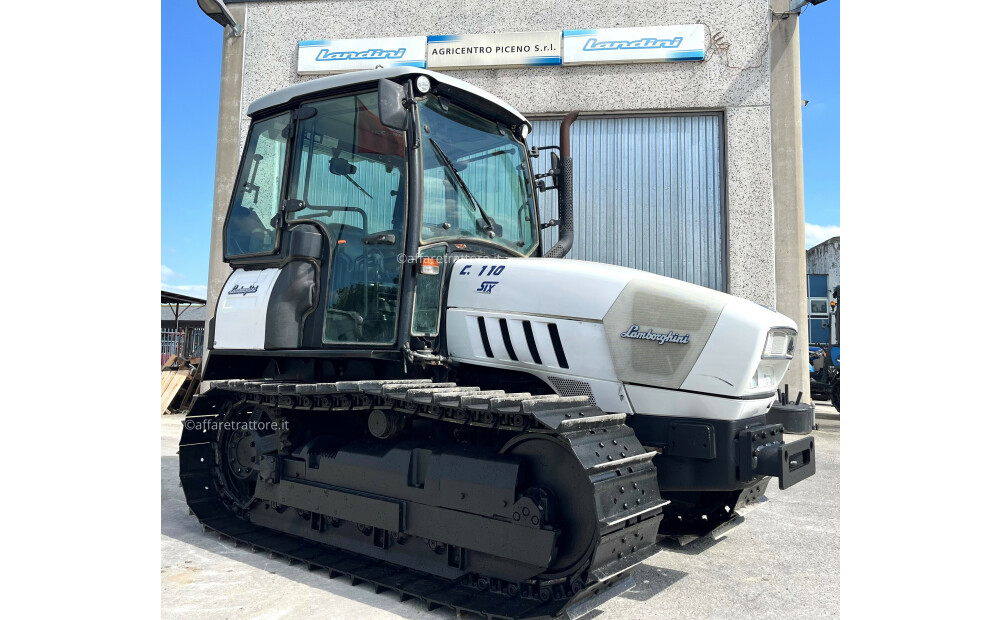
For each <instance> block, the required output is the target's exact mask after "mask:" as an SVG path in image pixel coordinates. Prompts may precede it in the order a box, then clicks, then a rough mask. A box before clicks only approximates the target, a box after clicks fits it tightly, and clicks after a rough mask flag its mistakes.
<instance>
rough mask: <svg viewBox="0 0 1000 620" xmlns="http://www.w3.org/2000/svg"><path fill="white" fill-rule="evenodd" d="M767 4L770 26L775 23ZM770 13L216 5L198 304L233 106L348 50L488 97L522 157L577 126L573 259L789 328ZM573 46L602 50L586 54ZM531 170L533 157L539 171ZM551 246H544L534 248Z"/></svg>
mask: <svg viewBox="0 0 1000 620" xmlns="http://www.w3.org/2000/svg"><path fill="white" fill-rule="evenodd" d="M772 4H777V5H779V6H778V8H776V9H775V11H778V12H779V13H780V11H781V9H782V8H783V10H784V13H783V14H779V15H777V16H776V15H775V12H773V11H772V8H774V7H773V6H772ZM780 5H781V2H780V1H779V0H774V1H773V2H769V1H768V0H749V1H746V0H716V1H712V2H686V1H685V2H677V1H665V0H660V1H644V2H627V3H625V2H607V1H598V0H583V1H578V2H554V1H550V0H531V1H528V0H505V1H503V2H495V1H489V0H480V1H476V2H472V1H458V2H456V1H453V0H421V1H419V2H418V1H416V0H396V1H387V0H359V1H352V2H346V1H342V0H308V1H297V2H289V1H282V0H278V1H274V0H258V1H250V2H242V3H235V2H234V3H231V4H229V5H228V7H229V9H230V11H231V12H232V14H233V17H234V18H235V19H236V20H237V21H238V22H239V23H240V24H241V25H242V26H243V30H242V33H241V34H240V36H235V37H234V36H230V35H231V33H232V31H231V29H230V28H226V29H225V34H224V38H223V61H222V79H221V94H220V108H219V109H220V116H219V135H218V151H217V163H216V188H215V203H214V220H213V232H212V239H213V246H212V255H211V261H212V265H211V269H210V275H209V299H208V303H209V307H212V308H214V305H215V300H216V299H217V297H218V293H219V290H220V288H221V287H222V285H223V284H224V283H225V280H226V278H227V277H228V275H229V269H228V267H227V266H226V265H225V264H224V263H223V262H222V248H221V231H222V226H223V224H224V222H225V216H226V210H227V207H228V204H229V198H230V193H231V191H232V187H233V184H234V182H235V177H236V169H237V165H238V162H239V155H240V149H241V145H242V144H243V141H244V140H245V138H246V135H247V130H248V128H249V118H248V117H247V116H246V110H247V107H248V106H249V105H250V103H252V102H253V101H254V100H256V99H258V98H259V97H262V96H264V95H266V94H268V93H271V92H273V91H275V90H277V89H280V88H283V87H286V86H289V85H292V84H297V83H300V82H303V81H306V80H310V79H314V78H315V77H316V76H317V75H320V74H325V73H333V72H339V71H343V70H344V67H345V66H347V64H349V63H346V64H345V63H341V64H340V65H338V64H337V62H325V61H330V60H333V61H338V60H343V59H347V58H348V57H349V56H351V54H354V52H352V51H351V50H352V49H353V48H351V42H352V41H354V42H357V44H358V45H357V46H356V47H357V49H358V50H374V49H378V50H380V51H379V52H378V53H379V54H384V56H385V57H384V62H385V63H386V64H392V63H393V59H392V57H391V55H392V54H393V53H395V52H394V50H396V49H399V50H402V49H404V47H406V52H405V53H406V60H400V62H403V63H405V64H410V63H414V64H419V63H421V62H423V63H424V65H426V66H427V68H429V69H433V70H442V71H443V72H446V73H448V74H450V75H452V76H454V77H457V78H459V79H462V80H465V81H467V82H469V83H471V84H473V85H475V86H478V87H480V88H482V89H484V90H486V91H487V92H489V93H491V94H493V95H495V96H497V97H499V98H500V99H502V100H504V101H505V102H507V103H508V104H510V105H512V106H513V107H515V108H517V109H518V110H520V111H521V112H522V113H523V114H524V115H525V116H527V117H528V118H529V119H530V120H532V122H533V124H534V127H533V130H532V133H531V135H530V138H529V141H530V143H531V144H533V145H535V146H545V145H550V144H557V143H558V123H559V118H560V117H561V116H562V115H563V114H565V113H566V112H569V111H573V110H579V111H581V116H580V118H579V120H578V121H577V122H576V123H575V124H574V125H573V129H572V134H571V137H572V142H573V157H574V196H575V213H574V215H575V228H576V239H575V243H574V247H573V250H572V251H571V253H570V256H569V257H570V258H577V259H583V260H594V261H600V262H607V263H613V264H618V265H624V266H628V267H634V268H637V269H642V270H645V271H650V272H653V273H658V274H661V275H666V276H670V277H674V278H678V279H681V280H686V281H689V282H693V283H695V284H699V285H702V286H707V287H710V288H714V289H717V290H721V291H724V292H728V293H730V294H733V295H737V296H739V297H743V298H746V299H750V300H752V301H755V302H757V303H760V304H763V305H766V306H770V307H777V309H778V310H779V311H782V312H783V313H785V314H787V315H789V316H791V317H792V318H793V319H795V320H796V321H797V322H798V323H799V325H800V329H801V328H802V327H803V323H804V320H805V316H806V315H805V303H804V299H805V290H804V289H805V284H804V280H805V278H804V276H805V266H804V260H803V257H804V241H803V238H804V237H803V223H802V198H801V196H802V194H801V187H800V186H799V187H791V188H790V189H789V191H781V189H782V188H784V187H786V186H788V185H789V184H791V185H795V184H796V183H799V184H800V183H801V133H800V128H801V115H800V111H799V110H798V105H799V95H798V73H797V72H798V38H797V37H798V33H797V21H796V20H797V15H795V14H789V13H788V2H787V0H785V1H784V6H783V7H781V6H780ZM782 15H783V16H782ZM677 29H680V30H677ZM374 39H379V40H383V41H380V42H379V43H380V44H381V43H382V42H384V40H388V42H387V43H386V44H385V45H384V46H382V47H384V48H385V49H386V50H390V51H389V52H384V53H383V52H382V51H381V50H382V47H376V46H375V44H374V43H373V42H372V40H374ZM679 39H683V41H682V42H681V43H677V41H678V40H679ZM357 40H365V41H357ZM525 40H527V41H534V43H531V45H530V46H525V47H532V48H534V49H538V50H541V51H539V52H536V53H535V54H534V55H532V54H531V53H530V51H531V50H528V53H527V54H526V55H527V56H528V57H527V58H524V57H521V58H520V60H519V59H518V58H513V59H512V56H517V54H510V53H507V54H506V55H505V56H504V57H503V58H502V59H500V60H491V59H489V58H486V57H487V56H489V54H486V53H484V52H483V51H482V50H484V49H485V48H490V50H491V52H492V51H493V49H494V48H496V49H497V50H501V49H502V50H505V52H506V50H515V51H516V49H517V48H516V47H515V46H516V44H517V43H519V42H522V43H523V42H524V41H525ZM550 41H551V43H549V42H550ZM508 44H511V45H508ZM536 44H537V46H538V47H535V46H536ZM512 45H513V46H512ZM588 45H589V46H590V48H591V50H589V51H597V52H600V53H598V54H595V55H593V56H589V57H588V56H587V55H586V54H585V53H584V50H585V48H587V46H588ZM345 50H347V51H345ZM470 50H472V51H471V52H470ZM372 53H374V52H372ZM411 54H415V55H412V56H411ZM657 54H660V55H659V56H657ZM369 55H371V54H369ZM356 56H358V54H354V57H356ZM522 56H524V55H522ZM581 58H582V60H581ZM498 63H499V64H498ZM512 63H513V64H512ZM518 63H520V64H518ZM782 63H784V64H782ZM363 64H364V63H362V65H363ZM369 64H371V63H369ZM360 66H361V65H358V67H359V68H360ZM440 67H447V68H444V69H441V68H440ZM775 97H779V98H780V101H781V103H780V105H779V103H778V102H776V101H774V100H775ZM788 101H794V105H793V106H790V105H789V104H788ZM776 128H780V129H781V131H776ZM789 136H791V137H789ZM544 157H545V155H544V152H543V158H544ZM546 164H547V160H546V159H538V160H535V165H536V167H538V168H539V169H538V170H536V172H544V171H545V170H546V169H547V165H546ZM776 185H777V186H779V187H778V190H779V191H776ZM553 194H555V192H550V193H546V194H543V195H542V196H541V198H542V203H541V204H542V212H541V220H542V221H546V220H548V219H550V218H555V217H557V214H556V206H555V197H554V196H553ZM789 222H791V224H790V225H789V224H788V223H789ZM556 234H557V233H556V229H555V228H550V229H548V230H546V231H545V239H544V243H543V247H544V248H548V247H551V245H552V244H553V243H554V242H555V237H556ZM782 257H785V259H784V262H782V260H783V258H782ZM802 331H804V330H802ZM798 366H801V369H802V371H803V372H801V373H799V370H797V369H796V367H795V364H793V369H792V370H790V373H789V380H790V381H791V383H792V386H791V387H792V390H793V393H794V391H795V390H796V386H797V385H798V386H799V389H803V388H802V386H804V385H806V383H805V379H804V376H805V372H804V369H805V361H804V356H802V360H799V363H798ZM797 373H798V374H801V376H798V374H797ZM804 391H806V392H807V390H805V389H804Z"/></svg>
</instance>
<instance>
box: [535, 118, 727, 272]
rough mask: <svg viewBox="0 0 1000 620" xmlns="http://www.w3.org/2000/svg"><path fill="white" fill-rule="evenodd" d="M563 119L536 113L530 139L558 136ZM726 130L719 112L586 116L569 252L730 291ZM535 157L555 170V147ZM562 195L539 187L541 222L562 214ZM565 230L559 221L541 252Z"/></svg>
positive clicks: (577, 151)
mask: <svg viewBox="0 0 1000 620" xmlns="http://www.w3.org/2000/svg"><path fill="white" fill-rule="evenodd" d="M559 122H560V121H559V119H533V120H532V125H533V129H532V132H531V135H530V136H529V137H528V142H529V145H533V146H547V145H556V144H558V143H559ZM723 135H724V133H723V128H722V113H721V112H709V113H696V114H694V113H692V114H687V113H685V114H669V115H662V116H628V117H611V118H609V117H585V116H581V117H580V118H579V119H578V120H577V121H576V123H574V124H573V127H572V131H571V134H570V138H571V140H572V150H573V153H572V154H573V177H574V178H573V195H574V224H575V228H576V235H575V239H574V243H573V249H572V251H571V252H570V254H569V257H568V258H576V259H580V260H590V261H598V262H602V263H611V264H615V265H623V266H625V267H633V268H635V269H641V270H643V271H650V272H653V273H658V274H660V275H665V276H670V277H672V278H677V279H679V280H685V281H687V282H692V283H694V284H699V285H701V286H706V287H709V288H714V289H716V290H720V291H725V290H726V218H725V186H724V176H723V170H724V168H723V150H722V149H723ZM533 165H534V167H535V172H536V173H541V172H546V171H548V169H549V151H542V153H541V157H540V158H538V159H536V160H534V161H533ZM547 181H548V182H549V184H551V181H549V180H547ZM556 194H557V192H555V191H551V192H545V193H543V194H541V202H542V204H541V209H542V213H541V217H542V221H548V220H549V219H550V218H552V219H555V218H557V217H558V215H557V213H558V210H557V207H556ZM557 237H558V229H557V228H556V227H552V228H549V229H547V230H545V231H544V233H543V245H542V249H543V251H546V250H548V248H550V247H552V245H553V244H554V243H555V241H556V239H557Z"/></svg>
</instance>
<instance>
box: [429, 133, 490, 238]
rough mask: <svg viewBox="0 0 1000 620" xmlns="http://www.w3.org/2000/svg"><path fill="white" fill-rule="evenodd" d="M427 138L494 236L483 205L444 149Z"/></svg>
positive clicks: (487, 229) (484, 227)
mask: <svg viewBox="0 0 1000 620" xmlns="http://www.w3.org/2000/svg"><path fill="white" fill-rule="evenodd" d="M428 140H430V143H431V146H433V147H434V151H435V152H437V154H438V157H440V158H441V160H442V161H443V162H444V163H445V164H447V166H448V168H449V169H450V170H451V173H452V174H453V175H454V176H455V180H456V181H458V184H459V186H461V188H462V191H464V192H465V195H466V196H468V197H469V200H471V201H472V204H474V205H475V206H476V208H477V209H479V213H480V214H482V216H483V222H484V223H485V224H484V225H483V230H485V231H486V232H488V233H489V234H490V238H491V239H492V238H493V237H495V236H496V233H494V232H493V222H494V220H493V218H492V217H490V216H489V215H488V214H487V213H486V209H484V208H483V205H481V204H479V201H478V200H476V197H475V196H473V195H472V192H471V191H470V190H469V187H468V186H467V185H466V184H465V181H463V180H462V175H460V174H459V173H458V168H456V167H455V164H453V163H451V160H450V159H448V156H447V155H445V154H444V151H442V150H441V147H440V146H439V145H438V143H437V141H436V140H434V138H428Z"/></svg>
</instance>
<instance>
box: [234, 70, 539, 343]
mask: <svg viewBox="0 0 1000 620" xmlns="http://www.w3.org/2000/svg"><path fill="white" fill-rule="evenodd" d="M249 114H250V116H251V119H252V121H251V124H250V129H249V132H248V134H247V140H246V146H245V150H244V154H243V159H242V162H241V164H240V170H239V175H238V177H237V182H236V187H235V189H234V192H233V196H232V200H231V204H230V208H229V214H228V216H227V219H226V224H225V231H224V237H223V238H224V246H225V247H224V252H225V260H226V261H227V262H228V263H229V264H230V265H231V266H232V267H233V268H234V269H235V270H236V271H235V272H234V276H233V277H231V278H230V282H229V283H227V289H226V290H224V291H222V295H221V299H220V302H219V306H218V312H217V314H218V315H219V316H220V317H221V316H225V315H227V314H228V315H229V316H227V317H226V318H227V327H226V328H225V329H221V330H217V334H216V335H217V336H221V338H215V344H216V348H221V349H227V348H230V349H248V350H249V349H279V348H287V349H301V348H331V347H333V348H336V347H346V346H352V347H354V348H363V349H371V348H379V347H386V348H395V349H399V348H403V347H404V346H406V345H407V344H408V343H409V341H410V339H411V338H412V337H417V338H424V339H433V338H435V337H436V336H437V335H438V333H439V331H440V327H441V325H440V323H441V314H442V312H441V299H442V293H443V291H442V288H443V287H442V284H443V282H444V281H445V277H446V272H447V268H448V266H449V265H450V261H449V258H448V257H449V255H451V254H455V253H459V254H460V255H466V256H477V255H479V256H503V257H512V258H513V257H527V256H539V255H540V254H541V253H540V249H539V240H540V227H539V222H538V207H537V200H536V187H535V184H534V178H533V176H532V169H531V164H530V159H529V152H528V149H527V147H526V145H525V140H526V138H527V135H528V132H529V131H530V123H529V122H528V121H527V120H526V119H525V118H524V117H523V116H521V115H520V114H519V113H518V112H516V111H515V110H514V109H513V108H510V107H509V106H507V105H506V104H504V103H502V102H500V101H499V100H497V99H495V98H494V97H492V96H491V95H489V94H487V93H485V92H482V91H479V90H478V89H476V88H475V87H472V86H470V85H468V84H465V83H464V82H460V81H458V80H454V79H452V78H449V77H447V76H443V75H440V74H436V73H432V72H429V71H424V70H421V69H412V68H407V67H396V68H390V69H382V70H377V71H369V72H364V74H346V75H340V76H335V77H330V78H324V79H317V80H312V81H310V82H305V83H303V84H298V85H295V86H292V87H289V88H286V89H283V90H281V91H277V92H276V93H274V94H272V95H269V96H267V97H264V98H263V99H261V100H259V101H257V102H255V103H254V104H253V105H251V107H250V110H249ZM241 270H242V272H241ZM234 287H235V288H234ZM252 287H257V288H256V289H255V290H254V291H253V292H252V293H247V292H246V291H249V290H250V289H251V288H252ZM265 288H266V289H268V290H266V291H265V290H263V289H265ZM230 293H231V294H230ZM252 295H256V296H258V301H257V302H256V303H250V302H249V301H248V298H249V297H250V296H252ZM265 296H266V297H265ZM236 314H246V315H247V316H246V317H245V318H246V319H247V320H246V321H240V320H238V318H237V317H236V316H235V315H236ZM251 315H253V316H251ZM248 321H249V322H253V323H254V324H255V325H256V326H257V327H256V328H257V329H260V328H263V329H264V331H265V332H267V331H268V330H269V329H270V331H272V332H273V333H271V334H268V333H265V334H264V337H263V338H256V339H250V338H247V337H245V336H240V335H239V334H237V333H236V332H235V331H234V330H235V329H237V328H240V327H242V328H246V327H247V325H246V323H247V322H248ZM220 328H222V325H221V323H220ZM425 344H426V343H425Z"/></svg>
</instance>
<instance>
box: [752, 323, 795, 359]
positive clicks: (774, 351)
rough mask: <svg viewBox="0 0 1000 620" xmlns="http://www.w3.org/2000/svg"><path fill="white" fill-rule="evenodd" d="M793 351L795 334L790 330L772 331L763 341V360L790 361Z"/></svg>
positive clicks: (761, 357)
mask: <svg viewBox="0 0 1000 620" xmlns="http://www.w3.org/2000/svg"><path fill="white" fill-rule="evenodd" d="M794 351H795V332H794V331H792V330H790V329H772V330H771V331H769V332H768V333H767V340H765V341H764V352H763V353H762V354H761V356H760V359H763V360H776V359H783V360H790V359H792V353H793V352H794Z"/></svg>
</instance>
